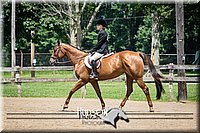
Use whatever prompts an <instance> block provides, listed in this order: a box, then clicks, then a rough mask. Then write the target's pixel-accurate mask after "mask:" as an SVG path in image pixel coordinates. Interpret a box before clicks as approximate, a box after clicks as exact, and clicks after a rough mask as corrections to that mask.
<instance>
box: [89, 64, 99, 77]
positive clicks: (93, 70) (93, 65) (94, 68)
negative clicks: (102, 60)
mask: <svg viewBox="0 0 200 133" xmlns="http://www.w3.org/2000/svg"><path fill="white" fill-rule="evenodd" d="M91 64H92V73H91V74H90V78H91V79H95V80H98V75H97V68H96V62H95V61H94V60H92V62H91Z"/></svg>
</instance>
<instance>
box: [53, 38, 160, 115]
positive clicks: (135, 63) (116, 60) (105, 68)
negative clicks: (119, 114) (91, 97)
mask: <svg viewBox="0 0 200 133" xmlns="http://www.w3.org/2000/svg"><path fill="white" fill-rule="evenodd" d="M87 55H88V53H86V52H83V51H81V50H79V49H77V48H75V47H73V46H71V45H69V44H64V43H60V42H59V41H58V43H57V45H56V46H55V48H54V51H53V53H52V55H51V57H50V60H49V63H50V64H51V65H55V64H56V62H57V60H58V59H60V58H63V57H64V56H67V57H68V59H69V60H70V61H71V63H72V64H73V67H74V70H75V74H76V76H77V78H78V82H77V83H76V84H75V86H74V88H72V89H71V91H70V92H69V95H68V97H67V99H66V101H65V104H64V106H63V110H64V109H66V108H68V104H69V101H70V98H71V97H72V95H73V93H74V92H76V91H77V90H78V89H80V88H81V87H82V86H84V85H86V84H87V83H88V82H90V83H91V84H92V86H93V88H94V90H95V91H96V94H97V96H98V97H99V99H100V101H101V106H102V109H104V108H105V103H104V100H103V98H102V97H101V91H100V88H99V84H98V81H97V80H94V79H90V76H89V75H90V72H91V70H90V69H89V68H87V67H86V65H85V64H84V57H85V56H87ZM144 64H147V65H148V67H149V69H150V71H151V74H152V76H153V78H154V81H155V85H156V90H157V95H156V97H157V99H160V98H161V93H162V91H163V87H162V83H161V81H160V78H162V76H161V75H160V74H158V72H157V71H156V69H155V67H154V65H153V63H152V61H151V59H150V58H149V57H148V56H147V55H145V54H143V53H140V52H132V51H122V52H118V53H115V54H113V55H111V56H109V57H106V58H103V59H102V62H101V65H100V67H99V68H98V80H107V79H113V78H116V77H118V76H120V75H122V74H123V73H125V74H126V85H127V91H126V95H125V97H124V99H123V100H122V102H121V104H120V106H119V107H120V108H122V107H123V106H124V105H125V103H126V101H127V100H128V97H129V96H130V94H131V93H132V92H133V85H132V84H133V80H135V81H136V83H137V84H138V85H139V87H140V88H141V89H142V90H143V92H144V94H145V95H146V98H147V101H148V105H149V109H150V111H151V112H152V111H154V110H153V103H152V101H151V97H150V94H149V89H148V87H147V86H146V85H145V83H144V81H143V74H144Z"/></svg>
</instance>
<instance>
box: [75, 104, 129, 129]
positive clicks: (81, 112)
mask: <svg viewBox="0 0 200 133" xmlns="http://www.w3.org/2000/svg"><path fill="white" fill-rule="evenodd" d="M77 114H78V117H79V119H80V120H81V121H82V124H86V125H104V124H105V123H106V124H110V125H112V126H113V127H115V128H117V125H116V123H117V121H118V120H119V119H122V120H124V121H126V122H129V119H128V117H127V116H126V113H125V112H124V111H123V110H122V109H119V108H111V109H105V110H103V111H102V110H89V109H82V108H78V109H77Z"/></svg>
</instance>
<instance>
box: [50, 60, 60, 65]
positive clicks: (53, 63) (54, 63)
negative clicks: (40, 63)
mask: <svg viewBox="0 0 200 133" xmlns="http://www.w3.org/2000/svg"><path fill="white" fill-rule="evenodd" d="M57 63H58V59H50V60H49V64H50V65H52V66H55V65H56V64H57Z"/></svg>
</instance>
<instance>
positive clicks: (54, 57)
mask: <svg viewBox="0 0 200 133" xmlns="http://www.w3.org/2000/svg"><path fill="white" fill-rule="evenodd" d="M57 50H58V52H57V54H56V56H58V54H59V52H61V53H62V54H64V55H65V53H64V52H63V51H62V50H61V49H60V47H58V48H57V49H56V50H54V53H55V52H56V51H57ZM56 56H51V57H50V58H52V59H54V60H58V57H56Z"/></svg>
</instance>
